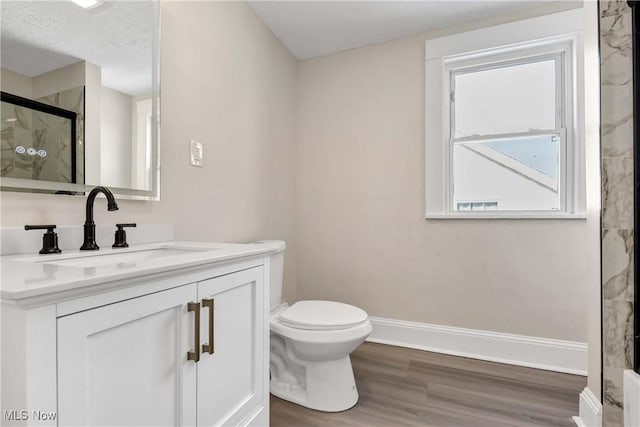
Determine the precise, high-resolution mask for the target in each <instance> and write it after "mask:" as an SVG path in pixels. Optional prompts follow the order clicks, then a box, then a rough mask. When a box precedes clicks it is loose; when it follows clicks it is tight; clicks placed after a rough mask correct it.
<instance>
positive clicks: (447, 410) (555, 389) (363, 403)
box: [271, 343, 586, 427]
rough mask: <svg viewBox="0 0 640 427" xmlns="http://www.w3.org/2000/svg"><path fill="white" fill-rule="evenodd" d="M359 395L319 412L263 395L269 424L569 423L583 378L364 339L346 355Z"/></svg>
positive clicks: (471, 426) (470, 426) (457, 426)
mask: <svg viewBox="0 0 640 427" xmlns="http://www.w3.org/2000/svg"><path fill="white" fill-rule="evenodd" d="M351 362H352V364H353V369H354V373H355V377H356V383H357V386H358V390H359V392H360V401H359V402H358V404H357V405H356V406H354V407H353V408H351V409H350V410H348V411H345V412H339V413H324V412H319V411H314V410H311V409H307V408H304V407H302V406H298V405H295V404H293V403H290V402H287V401H284V400H281V399H278V398H277V397H274V396H271V426H272V427H294V426H295V427H298V426H300V427H302V426H309V427H315V426H318V427H342V426H344V427H378V426H380V427H383V426H385V427H386V426H394V427H395V426H421V427H422V426H447V427H485V426H486V427H503V426H574V427H575V424H574V423H573V421H572V420H571V417H572V416H574V415H578V395H579V393H580V392H581V391H582V389H583V388H584V387H585V386H586V378H585V377H582V376H577V375H569V374H560V373H556V372H549V371H542V370H539V369H531V368H523V367H519V366H511V365H504V364H501V363H493V362H485V361H481V360H474V359H467V358H463V357H455V356H448V355H443V354H437V353H429V352H425V351H420V350H411V349H406V348H400V347H394V346H387V345H382V344H373V343H364V344H363V345H361V346H360V347H359V348H358V349H357V350H356V351H355V352H353V353H352V355H351Z"/></svg>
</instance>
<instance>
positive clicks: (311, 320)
mask: <svg viewBox="0 0 640 427" xmlns="http://www.w3.org/2000/svg"><path fill="white" fill-rule="evenodd" d="M367 318H368V316H367V313H366V312H365V311H364V310H362V309H360V308H358V307H354V306H352V305H349V304H343V303H341V302H334V301H298V302H296V303H294V304H293V305H292V306H291V307H289V308H287V309H286V310H284V311H283V312H282V313H280V321H281V322H282V323H284V324H285V325H287V326H290V327H292V328H297V329H309V330H313V329H320V330H330V329H346V328H351V327H353V326H357V325H359V324H361V323H362V322H364V321H366V320H367Z"/></svg>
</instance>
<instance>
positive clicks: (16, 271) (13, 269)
mask: <svg viewBox="0 0 640 427" xmlns="http://www.w3.org/2000/svg"><path fill="white" fill-rule="evenodd" d="M160 248H167V249H175V250H180V249H188V250H190V252H185V254H178V255H171V256H165V257H159V258H150V259H132V260H131V261H127V262H117V263H110V262H106V263H100V262H98V263H96V265H95V266H92V265H91V262H90V260H89V258H85V257H93V256H100V255H103V256H104V255H116V254H125V253H130V252H131V253H133V252H140V251H144V250H147V251H148V250H153V249H160ZM279 250H284V242H278V241H266V242H258V243H246V244H236V243H203V242H179V241H178V242H176V241H174V242H161V243H150V244H139V245H131V247H129V248H123V249H112V248H108V249H106V248H105V249H100V250H99V251H78V250H76V251H64V252H63V253H61V254H55V255H38V254H37V253H36V254H35V255H33V254H21V255H7V256H2V257H0V277H1V281H0V296H1V297H2V300H3V301H19V300H22V299H26V298H33V297H39V296H44V295H48V294H54V293H58V292H63V291H69V290H78V289H81V288H85V287H86V288H90V287H91V286H95V285H102V284H104V283H107V282H121V281H122V280H127V279H133V278H140V277H143V276H147V275H151V274H156V273H166V272H172V271H176V270H182V269H187V268H191V267H196V266H204V265H207V264H214V263H219V262H224V261H230V260H234V259H240V258H246V257H252V256H259V255H263V254H269V253H273V252H276V251H279ZM174 252H176V251H174ZM132 255H133V254H132ZM74 258H75V259H77V260H78V261H79V262H77V263H76V262H74V261H71V259H74ZM113 258H119V259H121V258H122V257H120V256H118V257H113ZM132 258H135V256H134V257H132ZM105 259H106V258H105ZM87 261H89V262H87ZM63 264H67V265H63Z"/></svg>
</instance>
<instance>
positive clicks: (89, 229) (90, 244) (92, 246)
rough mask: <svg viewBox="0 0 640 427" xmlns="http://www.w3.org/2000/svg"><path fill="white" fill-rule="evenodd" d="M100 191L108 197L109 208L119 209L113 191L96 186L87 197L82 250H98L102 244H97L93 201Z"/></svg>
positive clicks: (111, 209) (112, 209) (110, 209)
mask: <svg viewBox="0 0 640 427" xmlns="http://www.w3.org/2000/svg"><path fill="white" fill-rule="evenodd" d="M98 193H103V194H104V195H105V196H106V197H107V210H108V211H117V210H118V204H117V203H116V199H115V198H114V197H113V194H112V193H111V191H110V190H109V189H108V188H106V187H96V188H94V189H93V190H91V192H90V193H89V197H87V219H86V220H85V222H84V243H83V244H82V246H81V247H80V250H81V251H97V250H98V249H100V246H98V245H97V244H96V223H95V222H93V202H94V201H95V200H96V196H97V195H98Z"/></svg>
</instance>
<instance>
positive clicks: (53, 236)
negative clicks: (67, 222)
mask: <svg viewBox="0 0 640 427" xmlns="http://www.w3.org/2000/svg"><path fill="white" fill-rule="evenodd" d="M54 228H56V226H55V225H52V224H51V225H25V226H24V229H25V230H27V231H29V230H47V231H46V233H44V234H43V235H42V249H40V252H38V253H40V254H59V253H60V252H62V251H61V250H60V248H58V233H55V232H54V231H53V229H54Z"/></svg>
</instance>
